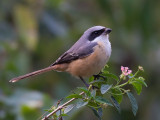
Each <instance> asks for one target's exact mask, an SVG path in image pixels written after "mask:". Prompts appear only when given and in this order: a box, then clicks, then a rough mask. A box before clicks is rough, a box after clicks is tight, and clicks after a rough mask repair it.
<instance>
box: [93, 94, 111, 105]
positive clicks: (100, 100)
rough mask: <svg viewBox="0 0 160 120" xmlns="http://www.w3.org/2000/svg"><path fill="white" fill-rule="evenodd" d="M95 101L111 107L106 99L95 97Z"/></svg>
mask: <svg viewBox="0 0 160 120" xmlns="http://www.w3.org/2000/svg"><path fill="white" fill-rule="evenodd" d="M95 101H97V102H99V103H103V104H104V103H105V104H107V105H110V106H113V105H112V103H111V102H110V101H109V100H107V99H105V98H103V97H101V96H96V98H95Z"/></svg>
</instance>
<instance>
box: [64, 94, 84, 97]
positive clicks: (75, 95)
mask: <svg viewBox="0 0 160 120" xmlns="http://www.w3.org/2000/svg"><path fill="white" fill-rule="evenodd" d="M66 98H82V95H78V94H71V95H69V96H67V97H66Z"/></svg>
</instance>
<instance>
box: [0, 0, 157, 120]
mask: <svg viewBox="0 0 160 120" xmlns="http://www.w3.org/2000/svg"><path fill="white" fill-rule="evenodd" d="M95 25H102V26H106V27H109V28H111V29H112V30H113V31H112V33H111V34H110V41H111V43H112V55H111V58H110V61H109V63H108V65H109V66H110V67H109V70H110V71H111V72H112V73H115V74H116V75H120V74H121V71H120V66H121V65H123V66H128V67H129V68H130V69H132V70H133V72H135V71H136V70H137V66H138V65H141V66H143V67H144V70H145V73H144V74H143V75H144V77H145V79H146V82H147V84H148V87H147V88H143V90H142V93H141V95H140V96H138V95H136V94H135V97H136V99H137V101H138V104H139V110H138V113H137V116H136V117H134V116H133V114H132V111H131V106H130V103H129V100H128V99H127V98H125V97H124V98H123V102H122V104H121V107H122V113H121V114H119V113H118V112H117V111H116V109H115V108H111V107H107V108H106V109H105V110H104V115H103V119H104V120H106V119H108V120H128V119H129V120H160V93H159V92H160V87H159V85H160V79H159V75H160V29H159V28H160V1H159V0H119V1H116V0H88V1H87V0H0V119H1V120H35V119H38V118H39V117H40V116H41V115H42V114H43V113H44V109H48V108H50V107H51V106H52V105H56V102H57V101H58V100H59V99H61V98H63V97H66V96H67V95H69V94H71V91H72V90H74V89H76V87H77V86H83V84H82V82H81V81H80V80H78V79H76V78H74V77H72V76H71V75H69V74H67V73H59V72H54V71H51V72H49V73H45V74H43V75H39V76H37V77H33V78H29V79H27V80H23V81H19V82H17V83H14V84H12V83H9V82H8V81H9V80H10V79H11V78H13V77H16V76H19V75H22V74H25V73H28V72H31V71H34V70H38V69H41V68H44V67H47V66H49V65H50V64H52V63H53V62H54V61H55V60H56V59H57V58H58V57H59V56H60V55H61V54H62V53H63V52H64V51H66V50H67V49H69V48H70V47H71V46H72V45H73V43H74V42H76V41H77V40H78V38H79V37H80V36H81V35H82V34H83V32H84V31H85V30H86V29H88V28H89V27H91V26H95ZM65 119H67V120H82V119H83V120H88V119H90V120H96V119H97V118H96V117H95V116H94V115H93V113H92V111H91V110H90V109H89V108H87V107H83V108H81V109H78V110H72V111H71V112H70V114H69V117H65Z"/></svg>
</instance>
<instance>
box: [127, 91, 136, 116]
mask: <svg viewBox="0 0 160 120" xmlns="http://www.w3.org/2000/svg"><path fill="white" fill-rule="evenodd" d="M127 95H128V98H129V100H130V102H131V105H132V112H133V114H134V116H136V113H137V110H138V105H137V101H136V99H135V97H134V96H133V95H132V93H130V92H127Z"/></svg>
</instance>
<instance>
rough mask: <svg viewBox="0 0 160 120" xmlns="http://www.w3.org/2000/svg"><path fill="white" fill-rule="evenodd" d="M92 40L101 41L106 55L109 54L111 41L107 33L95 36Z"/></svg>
mask: <svg viewBox="0 0 160 120" xmlns="http://www.w3.org/2000/svg"><path fill="white" fill-rule="evenodd" d="M92 42H101V43H102V44H103V45H104V49H105V51H106V54H107V56H109V57H110V56H111V51H112V49H111V43H110V41H109V35H101V36H99V37H97V38H96V39H95V40H93V41H92Z"/></svg>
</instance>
